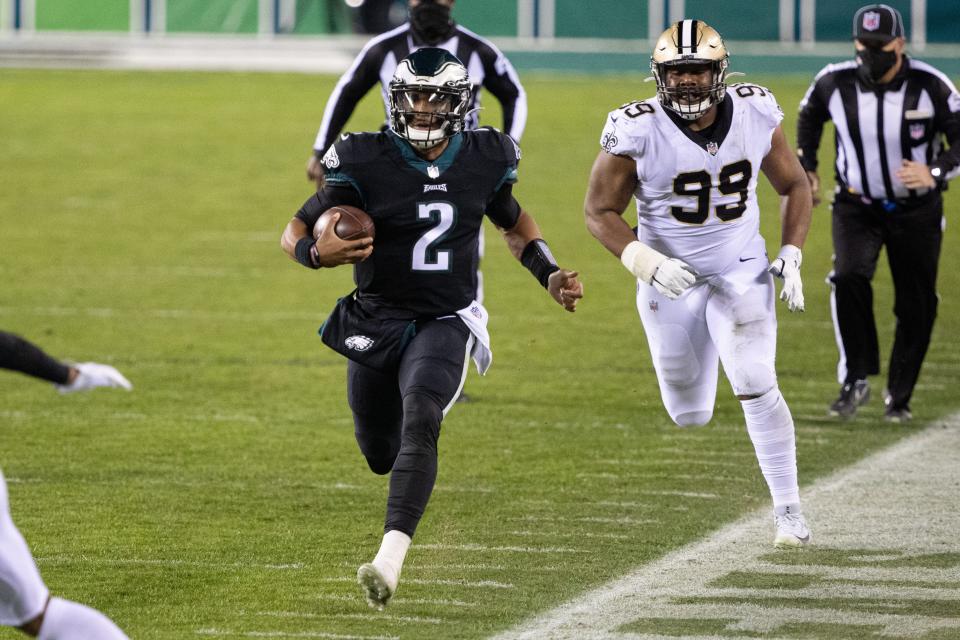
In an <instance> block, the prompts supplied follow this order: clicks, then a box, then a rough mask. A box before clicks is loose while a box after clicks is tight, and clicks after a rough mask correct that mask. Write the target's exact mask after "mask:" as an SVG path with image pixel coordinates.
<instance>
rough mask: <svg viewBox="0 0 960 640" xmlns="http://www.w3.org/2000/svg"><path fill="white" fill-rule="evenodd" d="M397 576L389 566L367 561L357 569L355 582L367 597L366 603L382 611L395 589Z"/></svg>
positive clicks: (397, 580)
mask: <svg viewBox="0 0 960 640" xmlns="http://www.w3.org/2000/svg"><path fill="white" fill-rule="evenodd" d="M398 582H399V576H398V575H397V574H396V572H395V571H393V570H392V569H391V568H390V567H387V566H383V565H376V564H374V563H372V562H368V563H367V564H365V565H361V566H360V568H359V569H357V583H359V585H360V588H361V589H362V590H363V595H364V596H365V597H366V598H367V604H368V605H370V606H371V607H372V608H374V609H376V610H377V611H383V608H384V607H385V606H387V603H388V602H389V601H390V598H392V597H393V594H394V593H396V591H397V583H398Z"/></svg>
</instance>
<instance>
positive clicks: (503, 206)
mask: <svg viewBox="0 0 960 640" xmlns="http://www.w3.org/2000/svg"><path fill="white" fill-rule="evenodd" d="M487 217H488V218H490V219H491V220H492V221H493V223H494V224H495V225H497V226H498V227H500V228H501V229H513V228H514V227H515V226H517V220H519V219H520V203H519V202H517V199H516V198H514V197H513V184H511V183H506V184H504V185H503V186H502V187H500V190H499V191H497V192H496V193H495V194H493V198H492V199H491V200H490V202H488V203H487Z"/></svg>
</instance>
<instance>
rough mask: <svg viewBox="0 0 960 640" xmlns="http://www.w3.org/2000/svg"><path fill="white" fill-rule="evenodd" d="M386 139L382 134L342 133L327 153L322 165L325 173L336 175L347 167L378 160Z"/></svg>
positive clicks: (324, 155)
mask: <svg viewBox="0 0 960 640" xmlns="http://www.w3.org/2000/svg"><path fill="white" fill-rule="evenodd" d="M384 139H385V137H384V134H382V133H341V134H340V135H339V137H338V138H337V139H336V141H334V143H333V144H332V145H330V148H329V149H327V152H326V153H324V154H323V158H322V159H321V163H322V164H323V168H324V171H326V172H327V173H328V174H329V173H336V172H339V171H343V170H344V168H345V167H347V166H351V165H353V166H355V165H357V164H362V163H364V162H368V161H369V160H372V159H375V158H377V157H378V156H379V155H380V153H381V149H382V143H383V140H384Z"/></svg>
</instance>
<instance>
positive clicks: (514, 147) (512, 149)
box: [464, 126, 521, 166]
mask: <svg viewBox="0 0 960 640" xmlns="http://www.w3.org/2000/svg"><path fill="white" fill-rule="evenodd" d="M464 134H465V135H466V134H472V135H473V139H474V140H475V141H476V145H477V148H478V149H480V151H481V152H482V153H483V154H484V155H485V156H487V157H489V158H491V159H496V160H499V161H501V162H506V164H507V165H508V166H516V165H517V163H518V162H520V156H521V153H520V145H518V144H517V143H516V142H514V140H513V138H511V137H510V136H508V135H507V134H505V133H502V132H501V131H500V130H498V129H496V128H495V127H489V126H487V127H479V128H477V129H474V130H473V131H472V132H464Z"/></svg>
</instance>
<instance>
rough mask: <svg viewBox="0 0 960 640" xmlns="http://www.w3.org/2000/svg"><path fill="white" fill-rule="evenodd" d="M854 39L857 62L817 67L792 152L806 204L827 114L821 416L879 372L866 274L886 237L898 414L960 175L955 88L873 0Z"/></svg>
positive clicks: (841, 409)
mask: <svg viewBox="0 0 960 640" xmlns="http://www.w3.org/2000/svg"><path fill="white" fill-rule="evenodd" d="M853 38H854V46H855V47H856V60H855V61H853V60H852V61H848V62H841V63H837V64H831V65H828V66H827V67H826V68H825V69H823V70H822V71H821V72H820V73H819V74H817V76H816V78H814V81H813V84H812V85H811V86H810V88H809V89H808V90H807V94H806V95H805V96H804V98H803V100H802V101H801V103H800V115H799V119H798V121H797V149H798V153H799V155H800V163H801V164H802V165H803V168H804V169H805V170H806V172H807V177H808V178H809V179H810V183H811V187H812V188H813V192H814V204H817V203H818V201H819V198H818V197H817V193H818V192H819V187H820V180H819V177H818V175H817V148H818V147H819V145H820V137H821V135H822V133H823V125H824V123H825V122H826V121H828V120H833V123H834V128H835V131H836V166H835V172H836V180H837V187H836V189H835V196H834V200H833V251H834V258H833V260H834V262H833V271H832V273H831V275H830V282H831V283H832V298H831V305H830V306H831V310H832V313H833V322H834V328H835V332H836V336H837V346H838V348H839V350H840V361H839V364H838V366H837V374H838V378H839V382H840V383H841V385H842V386H841V387H840V395H839V396H838V397H837V399H836V401H835V402H834V403H833V404H832V405H830V413H831V414H832V415H836V416H841V417H843V418H851V417H853V416H854V415H855V414H856V412H857V407H859V406H860V405H862V404H864V403H865V402H866V401H867V400H868V399H869V397H870V387H869V385H868V383H867V376H868V375H871V374H877V373H880V354H879V345H878V341H877V328H876V323H875V321H874V317H873V290H872V288H871V285H870V281H871V279H872V278H873V274H874V272H875V271H876V267H877V259H878V257H879V254H880V248H881V247H882V246H883V245H886V248H887V258H888V260H889V262H890V271H891V273H892V275H893V284H894V291H895V295H896V301H895V304H894V314H895V315H896V318H897V325H896V335H895V338H894V343H893V350H892V352H891V354H890V366H889V369H888V371H887V388H886V390H885V392H884V405H885V417H886V419H887V420H889V421H891V422H906V421H908V420H910V419H911V417H912V416H911V413H910V397H911V395H912V394H913V388H914V385H916V382H917V377H918V376H919V374H920V367H921V365H922V364H923V358H924V356H925V355H926V352H927V347H928V346H929V344H930V334H931V332H932V330H933V322H934V319H935V318H936V315H937V292H936V282H937V262H938V260H939V256H940V245H941V240H942V238H943V200H942V198H941V191H943V190H944V189H946V182H947V180H948V179H949V178H951V177H953V176H954V175H956V174H957V173H958V172H960V170H958V165H960V94H958V93H957V90H956V88H955V87H954V86H953V83H952V82H951V81H950V79H949V78H948V77H947V76H945V75H944V74H943V73H941V72H939V71H937V70H936V69H935V68H933V67H932V66H930V65H928V64H926V63H924V62H920V61H919V60H914V59H911V58H909V57H907V56H906V55H905V54H904V49H905V47H906V41H905V40H904V29H903V18H902V17H901V16H900V13H899V12H898V11H897V10H896V9H893V8H892V7H889V6H887V5H885V4H872V5H868V6H866V7H863V8H862V9H860V10H859V11H857V13H856V14H855V15H854V18H853ZM944 138H945V139H946V141H947V143H948V144H949V150H945V149H944V144H943V142H944Z"/></svg>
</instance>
